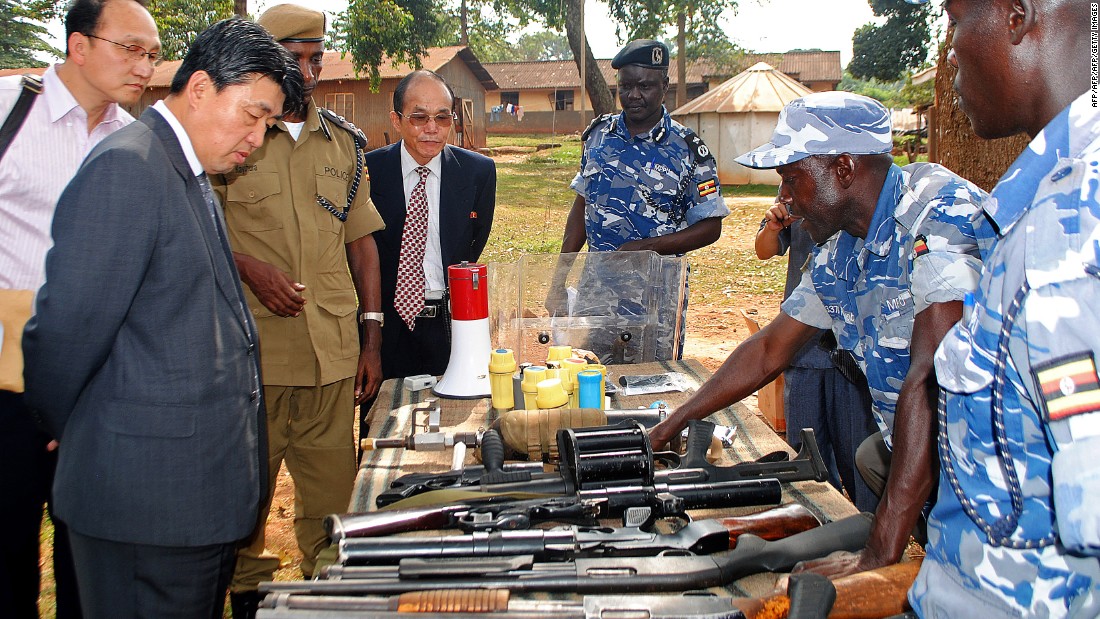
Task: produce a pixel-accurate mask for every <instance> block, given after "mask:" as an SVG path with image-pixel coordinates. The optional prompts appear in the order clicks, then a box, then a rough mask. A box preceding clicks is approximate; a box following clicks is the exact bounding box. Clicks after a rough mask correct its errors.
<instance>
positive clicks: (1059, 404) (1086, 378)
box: [1031, 351, 1100, 421]
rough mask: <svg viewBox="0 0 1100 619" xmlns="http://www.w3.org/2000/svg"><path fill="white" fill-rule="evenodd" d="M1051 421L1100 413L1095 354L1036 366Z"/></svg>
mask: <svg viewBox="0 0 1100 619" xmlns="http://www.w3.org/2000/svg"><path fill="white" fill-rule="evenodd" d="M1031 373H1032V375H1033V376H1034V377H1035V383H1036V384H1037V385H1038V386H1039V397H1040V399H1041V400H1042V402H1043V408H1044V409H1045V412H1046V418H1047V421H1058V420H1059V419H1065V418H1066V417H1072V416H1073V415H1079V414H1081V413H1092V412H1096V411H1100V378H1097V375H1096V360H1095V359H1094V358H1093V356H1092V352H1091V351H1086V352H1082V353H1076V354H1072V355H1067V356H1065V357H1059V358H1058V359H1054V360H1051V361H1048V362H1046V363H1043V364H1041V365H1036V366H1032V369H1031Z"/></svg>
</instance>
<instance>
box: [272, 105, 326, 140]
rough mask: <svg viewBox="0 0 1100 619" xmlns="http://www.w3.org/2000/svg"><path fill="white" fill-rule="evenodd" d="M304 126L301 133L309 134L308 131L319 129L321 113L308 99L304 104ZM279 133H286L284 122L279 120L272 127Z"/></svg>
mask: <svg viewBox="0 0 1100 619" xmlns="http://www.w3.org/2000/svg"><path fill="white" fill-rule="evenodd" d="M304 118H305V124H304V125H302V133H303V134H305V133H309V132H310V131H316V130H318V129H320V128H321V113H320V111H319V110H318V109H317V104H316V103H314V101H313V98H312V97H310V99H309V101H308V102H307V103H306V113H305V115H304ZM274 126H275V127H277V128H278V129H279V130H280V131H286V130H287V128H286V121H285V120H280V121H279V122H277V123H275V125H274Z"/></svg>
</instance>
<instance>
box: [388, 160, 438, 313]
mask: <svg viewBox="0 0 1100 619" xmlns="http://www.w3.org/2000/svg"><path fill="white" fill-rule="evenodd" d="M429 172H431V170H429V169H428V168H426V167H424V166H420V167H418V168H416V173H417V174H419V175H420V180H419V181H418V182H417V183H416V187H413V190H412V196H411V197H410V198H409V206H408V208H407V209H406V213H405V231H404V232H403V233H402V234H401V254H400V256H399V257H398V261H397V292H396V294H395V296H394V300H393V307H394V309H396V310H397V315H398V316H400V317H401V320H404V321H405V324H406V325H408V326H409V330H410V331H412V329H413V326H414V325H415V324H416V317H417V316H418V315H419V314H420V311H421V310H423V309H424V245H425V242H426V241H427V240H428V195H427V192H426V191H425V190H424V182H425V181H426V180H428V173H429Z"/></svg>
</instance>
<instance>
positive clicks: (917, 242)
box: [913, 234, 930, 257]
mask: <svg viewBox="0 0 1100 619" xmlns="http://www.w3.org/2000/svg"><path fill="white" fill-rule="evenodd" d="M929 251H930V250H929V249H928V239H926V238H924V235H923V234H920V235H917V238H915V239H913V256H914V257H917V256H923V255H924V254H927V253H928V252H929Z"/></svg>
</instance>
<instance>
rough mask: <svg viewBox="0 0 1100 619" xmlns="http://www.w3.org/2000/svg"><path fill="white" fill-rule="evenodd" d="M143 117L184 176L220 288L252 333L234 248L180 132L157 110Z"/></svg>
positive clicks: (194, 213)
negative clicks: (190, 161) (211, 206)
mask: <svg viewBox="0 0 1100 619" xmlns="http://www.w3.org/2000/svg"><path fill="white" fill-rule="evenodd" d="M140 120H141V122H143V123H145V124H146V125H147V126H148V127H149V128H150V129H151V130H152V131H153V133H154V134H155V135H156V136H157V138H158V139H160V141H161V142H162V143H164V150H165V152H166V153H167V154H168V160H169V161H170V162H171V164H172V167H173V168H175V170H176V173H177V174H179V175H180V177H181V178H182V179H183V182H184V186H185V187H186V188H187V204H188V205H189V206H190V208H191V212H192V214H193V215H194V216H195V220H196V221H197V222H198V224H199V227H200V228H201V229H202V240H203V243H204V245H205V246H206V251H207V253H208V255H209V256H210V262H211V264H212V265H213V267H214V281H215V282H216V283H217V285H218V290H220V291H221V294H222V296H223V297H225V300H226V302H228V303H229V306H230V307H231V308H233V315H234V316H235V317H236V318H237V322H238V323H240V325H241V328H242V329H244V330H245V332H246V333H251V326H250V324H249V322H248V318H247V317H246V316H243V315H242V314H241V312H242V311H243V307H244V306H243V303H244V301H243V299H244V295H243V293H242V292H241V289H240V281H239V280H240V278H239V276H238V274H237V270H236V267H235V266H234V265H233V253H232V250H231V249H230V247H229V244H228V242H227V241H226V237H225V234H224V232H223V233H219V232H218V229H217V227H216V225H215V223H214V218H213V217H211V216H210V209H209V207H208V206H207V204H206V198H205V197H204V196H203V192H202V187H201V186H200V185H199V180H198V178H197V177H196V176H195V175H194V174H193V173H192V171H191V165H190V164H188V163H187V157H186V156H185V155H184V154H183V147H181V146H180V143H179V139H177V138H176V132H175V131H173V130H172V126H171V125H169V124H168V121H167V120H165V119H164V117H163V116H161V115H160V113H159V112H157V111H155V110H151V109H150V110H146V111H145V113H144V114H142V115H141V118H140ZM215 210H217V209H215ZM217 215H218V217H219V218H220V217H221V214H220V213H217ZM221 225H222V230H223V231H224V230H225V221H224V219H222V221H221Z"/></svg>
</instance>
